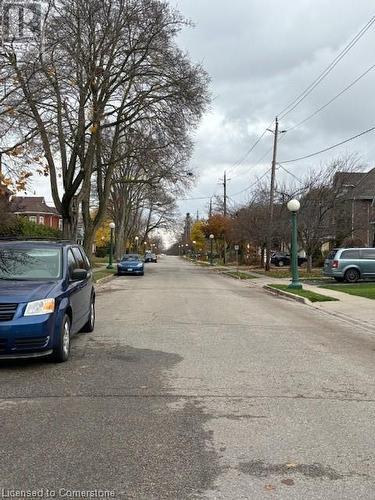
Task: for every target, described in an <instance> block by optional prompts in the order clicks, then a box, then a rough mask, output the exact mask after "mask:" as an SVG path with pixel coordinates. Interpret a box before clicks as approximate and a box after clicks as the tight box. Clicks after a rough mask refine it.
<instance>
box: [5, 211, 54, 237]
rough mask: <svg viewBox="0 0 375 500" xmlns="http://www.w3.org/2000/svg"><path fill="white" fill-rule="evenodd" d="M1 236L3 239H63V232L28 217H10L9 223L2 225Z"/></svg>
mask: <svg viewBox="0 0 375 500" xmlns="http://www.w3.org/2000/svg"><path fill="white" fill-rule="evenodd" d="M0 236H2V237H3V238H4V237H5V238H6V237H7V236H9V237H15V236H20V237H22V236H24V237H25V238H61V237H62V232H61V231H59V230H58V229H53V228H52V227H48V226H43V225H42V224H36V223H35V222H32V221H30V220H29V219H27V218H26V217H14V216H11V215H10V219H8V221H7V222H5V221H4V223H2V224H0Z"/></svg>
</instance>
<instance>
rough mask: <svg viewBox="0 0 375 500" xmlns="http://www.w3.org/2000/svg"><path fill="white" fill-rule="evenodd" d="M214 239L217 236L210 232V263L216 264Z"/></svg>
mask: <svg viewBox="0 0 375 500" xmlns="http://www.w3.org/2000/svg"><path fill="white" fill-rule="evenodd" d="M214 239H215V236H214V235H213V234H210V243H211V252H210V265H211V266H213V265H214Z"/></svg>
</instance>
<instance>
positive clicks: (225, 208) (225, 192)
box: [223, 171, 227, 217]
mask: <svg viewBox="0 0 375 500" xmlns="http://www.w3.org/2000/svg"><path fill="white" fill-rule="evenodd" d="M223 186H224V217H226V216H227V172H226V171H225V172H224V182H223Z"/></svg>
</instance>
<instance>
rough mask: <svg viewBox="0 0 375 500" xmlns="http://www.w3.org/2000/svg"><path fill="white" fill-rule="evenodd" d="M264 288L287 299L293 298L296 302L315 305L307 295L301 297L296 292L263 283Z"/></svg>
mask: <svg viewBox="0 0 375 500" xmlns="http://www.w3.org/2000/svg"><path fill="white" fill-rule="evenodd" d="M263 289H264V290H265V291H266V292H267V293H271V294H272V295H277V296H281V297H284V298H286V299H291V300H294V301H296V302H300V303H301V304H305V305H307V306H312V305H313V304H312V302H311V301H310V300H309V299H306V298H305V297H300V296H299V295H295V294H294V293H290V292H286V291H285V290H278V289H277V288H273V287H272V286H269V285H263Z"/></svg>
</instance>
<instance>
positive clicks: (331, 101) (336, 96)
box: [288, 64, 375, 132]
mask: <svg viewBox="0 0 375 500" xmlns="http://www.w3.org/2000/svg"><path fill="white" fill-rule="evenodd" d="M374 68H375V64H373V65H372V66H370V67H369V68H367V69H366V71H364V72H363V73H362V74H361V75H359V76H358V77H357V78H356V79H355V80H353V81H352V82H351V83H350V84H349V85H347V86H346V87H345V88H344V89H343V90H341V92H339V93H338V94H336V95H335V96H334V97H333V98H332V99H330V100H329V101H328V102H327V103H326V104H324V105H323V106H321V107H320V108H318V109H317V110H316V111H314V113H312V114H311V115H309V116H307V117H306V118H304V119H303V120H301V121H300V122H299V123H297V124H296V125H293V127H290V128H288V132H290V131H291V130H294V129H296V128H297V127H300V126H301V125H303V124H304V123H306V122H307V121H308V120H311V118H314V116H316V115H317V114H318V113H320V112H321V111H323V109H325V108H327V107H328V106H329V105H330V104H332V103H333V102H334V101H336V99H338V98H339V97H340V96H342V95H343V94H344V93H345V92H347V91H348V90H350V89H351V88H352V87H353V86H354V85H355V84H356V83H358V82H359V81H360V80H362V78H364V77H365V76H366V75H367V74H368V73H370V71H372V70H373V69H374Z"/></svg>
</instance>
